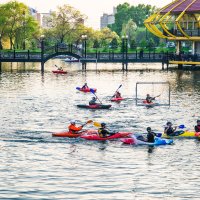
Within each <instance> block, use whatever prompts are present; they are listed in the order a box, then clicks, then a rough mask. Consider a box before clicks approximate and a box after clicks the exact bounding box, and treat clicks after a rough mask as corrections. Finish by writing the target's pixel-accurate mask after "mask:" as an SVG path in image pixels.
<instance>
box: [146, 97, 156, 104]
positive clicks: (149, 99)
mask: <svg viewBox="0 0 200 200" xmlns="http://www.w3.org/2000/svg"><path fill="white" fill-rule="evenodd" d="M152 100H155V97H147V98H146V101H147V103H151V102H152Z"/></svg>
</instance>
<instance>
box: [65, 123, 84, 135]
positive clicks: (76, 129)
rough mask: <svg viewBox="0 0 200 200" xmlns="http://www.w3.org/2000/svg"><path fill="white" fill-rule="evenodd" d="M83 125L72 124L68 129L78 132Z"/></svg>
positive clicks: (71, 131)
mask: <svg viewBox="0 0 200 200" xmlns="http://www.w3.org/2000/svg"><path fill="white" fill-rule="evenodd" d="M82 128H83V127H82V126H79V127H76V126H75V125H73V124H70V125H69V126H68V129H69V132H70V133H78V131H80V130H81V129H82Z"/></svg>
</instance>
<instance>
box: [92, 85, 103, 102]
mask: <svg viewBox="0 0 200 200" xmlns="http://www.w3.org/2000/svg"><path fill="white" fill-rule="evenodd" d="M90 92H92V94H94V95H95V97H96V98H97V99H98V100H99V98H98V97H97V95H96V94H95V91H94V90H93V89H90ZM99 102H100V104H102V102H101V101H100V100H99Z"/></svg>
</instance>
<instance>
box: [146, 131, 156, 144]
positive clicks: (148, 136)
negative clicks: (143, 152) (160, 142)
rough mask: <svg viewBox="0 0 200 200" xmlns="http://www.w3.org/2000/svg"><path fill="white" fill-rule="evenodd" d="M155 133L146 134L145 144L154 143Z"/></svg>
mask: <svg viewBox="0 0 200 200" xmlns="http://www.w3.org/2000/svg"><path fill="white" fill-rule="evenodd" d="M154 137H155V133H154V132H148V133H147V142H151V143H154V142H155V139H154Z"/></svg>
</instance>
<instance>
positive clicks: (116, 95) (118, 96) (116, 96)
mask: <svg viewBox="0 0 200 200" xmlns="http://www.w3.org/2000/svg"><path fill="white" fill-rule="evenodd" d="M114 98H122V97H121V93H120V92H118V91H117V92H116V93H115V95H114Z"/></svg>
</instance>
